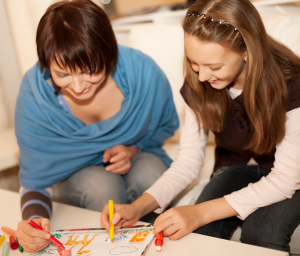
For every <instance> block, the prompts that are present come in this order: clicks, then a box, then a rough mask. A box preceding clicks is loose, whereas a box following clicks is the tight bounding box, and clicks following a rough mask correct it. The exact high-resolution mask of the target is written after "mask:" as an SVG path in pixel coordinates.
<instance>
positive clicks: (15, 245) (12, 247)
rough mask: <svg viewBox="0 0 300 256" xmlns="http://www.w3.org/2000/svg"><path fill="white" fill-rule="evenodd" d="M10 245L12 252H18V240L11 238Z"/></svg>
mask: <svg viewBox="0 0 300 256" xmlns="http://www.w3.org/2000/svg"><path fill="white" fill-rule="evenodd" d="M9 244H10V248H11V249H12V250H17V249H18V247H19V246H18V243H17V241H16V239H15V238H14V237H13V236H9Z"/></svg>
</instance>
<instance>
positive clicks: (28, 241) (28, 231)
mask: <svg viewBox="0 0 300 256" xmlns="http://www.w3.org/2000/svg"><path fill="white" fill-rule="evenodd" d="M32 220H33V221H34V222H35V223H36V224H38V225H40V226H41V227H42V228H43V230H39V229H36V228H34V227H32V226H31V225H29V224H28V220H23V221H21V222H19V224H18V229H17V230H16V232H15V236H16V237H17V238H18V242H19V244H20V245H21V246H22V247H23V249H24V251H25V252H30V253H32V252H39V251H41V250H43V249H45V248H46V247H47V246H48V245H49V243H50V240H49V238H50V221H49V220H48V219H46V218H35V219H32Z"/></svg>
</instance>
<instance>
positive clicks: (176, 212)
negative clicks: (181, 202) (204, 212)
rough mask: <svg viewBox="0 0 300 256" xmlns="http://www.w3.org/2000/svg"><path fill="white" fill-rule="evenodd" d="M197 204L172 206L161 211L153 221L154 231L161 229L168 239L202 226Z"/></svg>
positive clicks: (177, 237)
mask: <svg viewBox="0 0 300 256" xmlns="http://www.w3.org/2000/svg"><path fill="white" fill-rule="evenodd" d="M197 206H198V205H186V206H180V207H174V208H171V209H169V210H168V211H166V212H164V213H162V214H161V215H160V216H159V217H157V218H156V220H155V222H154V233H155V234H157V233H158V232H161V231H163V234H164V236H168V237H169V239H170V240H177V239H180V238H181V237H183V236H185V235H187V234H189V233H191V232H193V231H194V230H196V229H197V228H199V227H200V226H203V223H202V220H201V214H200V213H199V211H198V209H197Z"/></svg>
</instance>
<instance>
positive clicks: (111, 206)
mask: <svg viewBox="0 0 300 256" xmlns="http://www.w3.org/2000/svg"><path fill="white" fill-rule="evenodd" d="M108 210H109V223H110V230H109V235H110V240H111V242H112V243H113V242H114V236H115V225H114V224H112V223H111V219H112V217H113V216H114V213H115V210H114V201H113V200H109V201H108Z"/></svg>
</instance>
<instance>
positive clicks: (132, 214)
mask: <svg viewBox="0 0 300 256" xmlns="http://www.w3.org/2000/svg"><path fill="white" fill-rule="evenodd" d="M114 210H115V213H114V216H113V218H112V224H114V225H115V230H118V229H120V228H121V227H123V226H131V225H133V224H135V223H136V222H137V221H138V220H139V219H140V218H141V217H142V216H141V213H140V212H139V211H138V210H137V208H136V207H135V206H134V205H132V204H115V205H114ZM100 222H101V224H102V225H103V227H104V228H105V229H106V230H107V231H109V229H110V223H109V210H108V204H106V205H105V207H104V209H103V211H102V212H101V217H100Z"/></svg>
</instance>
